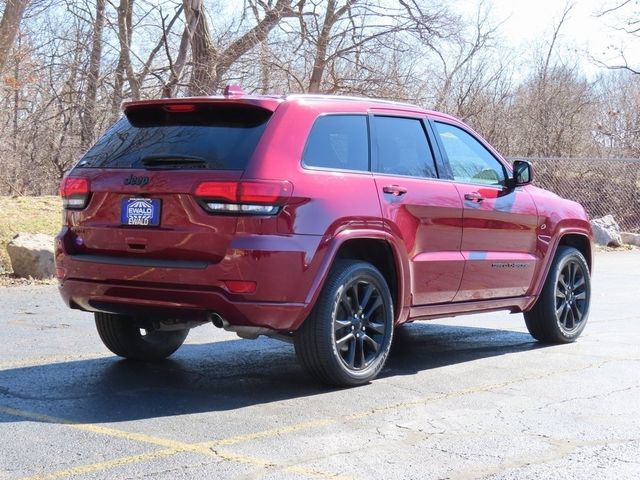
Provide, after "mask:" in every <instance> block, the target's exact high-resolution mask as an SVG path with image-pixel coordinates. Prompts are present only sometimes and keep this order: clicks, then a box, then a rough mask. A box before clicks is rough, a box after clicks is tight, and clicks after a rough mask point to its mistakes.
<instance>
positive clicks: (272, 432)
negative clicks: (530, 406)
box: [197, 359, 622, 448]
mask: <svg viewBox="0 0 640 480" xmlns="http://www.w3.org/2000/svg"><path fill="white" fill-rule="evenodd" d="M617 361H622V360H619V359H607V360H604V361H602V362H599V363H591V364H589V365H585V366H584V367H578V368H567V369H564V370H557V371H555V372H552V373H544V374H536V375H529V376H527V377H521V378H518V379H512V380H505V381H503V382H499V383H492V384H485V385H480V386H477V387H472V388H466V389H463V390H457V391H454V392H449V393H441V394H431V395H426V396H424V397H418V398H415V399H413V400H408V401H405V402H397V403H392V404H389V405H383V406H380V407H374V408H371V409H369V410H364V411H361V412H354V413H350V414H347V415H339V416H334V417H327V418H323V419H318V420H311V421H308V422H301V423H296V424H292V425H287V426H284V427H279V428H274V429H269V430H262V431H259V432H253V433H247V434H242V435H237V436H234V437H228V438H223V439H219V440H211V441H207V442H201V443H198V444H197V445H199V446H202V447H208V448H215V447H216V446H228V445H236V444H240V443H245V442H249V441H252V440H258V439H262V438H271V437H277V436H280V435H284V434H288V433H295V432H300V431H304V430H312V429H314V428H320V427H324V426H329V425H334V424H336V423H339V422H346V421H352V420H359V419H363V418H367V417H371V416H373V415H376V414H378V413H382V412H393V411H396V410H402V409H407V408H413V407H416V406H419V405H424V404H426V403H428V402H434V401H439V400H448V399H451V398H456V397H463V396H465V395H471V394H474V393H484V392H490V391H492V390H496V389H499V388H504V387H508V386H510V385H514V384H517V383H522V382H527V381H530V380H540V379H543V378H548V377H553V376H556V375H563V374H566V373H576V372H580V371H584V370H588V369H590V368H593V367H600V366H602V365H605V364H608V363H611V362H617ZM378 381H379V382H380V381H381V380H378Z"/></svg>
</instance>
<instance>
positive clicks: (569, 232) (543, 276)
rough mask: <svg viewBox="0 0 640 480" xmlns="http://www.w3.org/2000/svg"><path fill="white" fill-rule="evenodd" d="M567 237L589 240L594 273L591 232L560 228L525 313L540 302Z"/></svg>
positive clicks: (530, 292)
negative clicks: (562, 241) (574, 236)
mask: <svg viewBox="0 0 640 480" xmlns="http://www.w3.org/2000/svg"><path fill="white" fill-rule="evenodd" d="M567 235H580V236H581V237H584V238H585V239H586V240H587V243H588V245H589V255H590V257H591V264H590V265H589V268H590V270H591V271H593V240H592V238H591V234H590V232H589V230H586V229H581V228H576V227H560V228H558V230H557V232H556V234H555V235H554V236H553V237H552V239H551V241H550V242H549V247H548V249H547V255H546V256H545V257H544V259H543V261H544V266H543V268H541V269H540V272H539V273H538V277H537V278H536V279H535V281H534V283H533V284H532V286H531V289H530V291H529V294H530V295H531V296H532V300H531V301H530V302H529V303H528V304H527V305H525V306H524V307H523V311H526V310H529V309H530V308H532V307H533V305H534V304H535V302H536V301H537V300H538V297H539V296H540V293H541V292H542V287H543V286H544V282H545V281H546V280H547V275H549V269H550V268H551V263H552V262H553V259H554V258H555V256H556V252H557V251H558V247H559V246H560V240H562V238H563V237H566V236H567Z"/></svg>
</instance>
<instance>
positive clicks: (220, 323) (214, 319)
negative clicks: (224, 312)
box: [209, 313, 227, 328]
mask: <svg viewBox="0 0 640 480" xmlns="http://www.w3.org/2000/svg"><path fill="white" fill-rule="evenodd" d="M209 320H211V323H213V326H214V327H216V328H224V327H225V325H227V321H226V320H225V319H224V318H222V317H221V316H220V314H219V313H210V314H209Z"/></svg>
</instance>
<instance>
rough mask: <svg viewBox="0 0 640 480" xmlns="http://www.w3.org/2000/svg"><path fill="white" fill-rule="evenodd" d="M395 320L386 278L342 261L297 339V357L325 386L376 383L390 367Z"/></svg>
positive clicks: (370, 267)
mask: <svg viewBox="0 0 640 480" xmlns="http://www.w3.org/2000/svg"><path fill="white" fill-rule="evenodd" d="M393 318H394V316H393V302H392V299H391V294H390V292H389V287H388V286H387V283H386V281H385V279H384V277H383V276H382V274H381V273H380V272H379V271H378V270H377V269H376V268H375V267H374V266H373V265H371V264H369V263H365V262H361V261H356V260H340V261H338V262H336V264H335V265H334V266H333V268H332V270H331V273H330V274H329V277H328V279H327V281H326V283H325V285H324V287H323V289H322V292H321V294H320V297H319V298H318V301H317V303H316V305H315V307H314V308H313V311H312V312H311V315H310V316H309V318H307V319H306V321H305V322H304V323H303V324H302V326H301V327H300V329H298V331H297V332H296V333H295V336H294V344H295V348H296V353H297V355H298V358H299V359H300V360H301V362H302V364H303V365H304V366H305V367H306V368H307V370H309V372H311V373H312V374H313V375H314V376H316V377H317V378H318V379H320V380H321V381H323V382H324V383H328V384H331V385H338V386H355V385H362V384H364V383H367V382H369V381H370V380H373V379H374V378H375V377H376V376H377V375H378V373H379V372H380V370H382V368H383V366H384V364H385V362H386V359H387V356H388V355H389V350H390V348H391V340H392V338H393Z"/></svg>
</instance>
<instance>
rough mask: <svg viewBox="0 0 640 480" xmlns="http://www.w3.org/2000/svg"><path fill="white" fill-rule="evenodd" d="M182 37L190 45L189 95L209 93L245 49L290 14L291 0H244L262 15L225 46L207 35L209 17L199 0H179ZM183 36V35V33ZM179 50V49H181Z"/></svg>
mask: <svg viewBox="0 0 640 480" xmlns="http://www.w3.org/2000/svg"><path fill="white" fill-rule="evenodd" d="M183 4H184V12H185V20H186V27H185V28H186V32H187V33H186V38H188V39H189V41H190V44H191V56H192V63H193V67H192V71H191V79H190V81H189V89H188V91H189V94H190V95H210V94H211V93H213V92H214V91H215V90H216V89H217V88H218V87H219V85H220V82H221V80H222V77H223V76H224V75H225V73H226V72H227V71H228V70H229V68H230V67H231V66H232V65H233V64H234V63H235V62H236V61H237V60H238V59H239V58H240V57H241V56H242V55H244V54H246V53H247V52H248V51H249V50H251V49H252V48H254V47H255V46H256V45H259V44H260V43H261V42H263V41H264V40H265V39H266V38H267V35H268V34H269V32H270V31H271V30H272V29H273V27H275V26H276V25H277V24H278V22H279V21H280V20H281V19H282V18H283V17H285V16H292V15H294V11H293V10H292V8H291V0H277V1H276V3H275V4H272V3H271V2H264V1H259V0H255V1H253V0H252V1H247V4H248V5H249V8H251V9H252V10H253V11H254V12H257V11H258V10H259V9H262V10H263V11H264V13H263V16H262V18H260V19H259V21H258V22H257V23H256V24H255V25H254V26H253V27H252V28H251V29H249V30H248V31H247V32H245V33H244V34H241V35H240V36H239V37H238V38H236V39H235V40H233V41H232V42H231V43H230V44H228V45H227V46H224V47H221V46H219V45H216V44H215V43H214V41H213V39H212V36H211V30H210V27H209V20H208V16H207V12H206V9H205V7H204V4H203V2H202V0H183ZM183 38H185V36H183ZM181 51H182V48H181Z"/></svg>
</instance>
